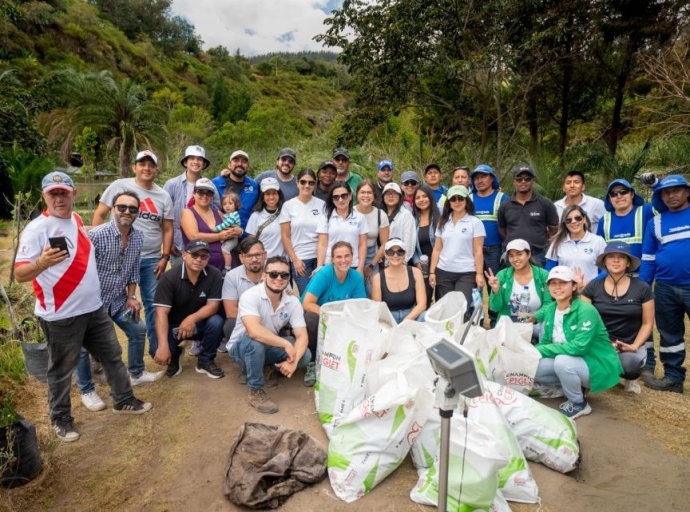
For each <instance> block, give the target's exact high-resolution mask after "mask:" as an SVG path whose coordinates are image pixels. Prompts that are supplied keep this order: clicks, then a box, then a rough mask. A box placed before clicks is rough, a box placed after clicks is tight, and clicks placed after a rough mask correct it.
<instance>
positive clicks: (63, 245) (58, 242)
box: [48, 236, 69, 256]
mask: <svg viewBox="0 0 690 512" xmlns="http://www.w3.org/2000/svg"><path fill="white" fill-rule="evenodd" d="M48 242H50V247H51V249H60V250H61V251H67V256H69V247H68V246H67V239H66V238H65V237H64V236H56V237H52V238H48Z"/></svg>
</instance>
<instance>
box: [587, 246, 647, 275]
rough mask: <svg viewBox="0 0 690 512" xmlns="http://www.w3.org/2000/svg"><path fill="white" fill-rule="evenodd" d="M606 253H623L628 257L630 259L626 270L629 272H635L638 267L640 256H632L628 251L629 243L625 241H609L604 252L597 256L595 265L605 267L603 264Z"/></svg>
mask: <svg viewBox="0 0 690 512" xmlns="http://www.w3.org/2000/svg"><path fill="white" fill-rule="evenodd" d="M608 254H624V255H625V256H627V257H628V260H629V261H630V266H629V267H628V271H630V272H635V271H636V270H637V269H638V268H640V258H638V257H637V256H634V255H633V254H632V253H631V252H630V245H629V244H628V243H627V242H621V241H613V242H610V243H609V244H608V245H607V246H606V248H605V249H604V252H602V253H601V254H600V255H599V256H598V257H597V267H599V268H605V267H606V265H605V264H604V261H605V260H606V256H607V255H608Z"/></svg>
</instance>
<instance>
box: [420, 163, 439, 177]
mask: <svg viewBox="0 0 690 512" xmlns="http://www.w3.org/2000/svg"><path fill="white" fill-rule="evenodd" d="M431 169H436V170H437V171H438V172H441V166H440V165H438V164H429V165H427V166H426V167H425V168H424V176H426V173H428V172H429V170H431Z"/></svg>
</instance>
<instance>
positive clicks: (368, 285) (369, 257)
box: [364, 245, 379, 297]
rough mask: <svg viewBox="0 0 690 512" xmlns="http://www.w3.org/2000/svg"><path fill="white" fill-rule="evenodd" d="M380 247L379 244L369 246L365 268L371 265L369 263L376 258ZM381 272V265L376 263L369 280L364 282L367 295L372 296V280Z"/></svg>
mask: <svg viewBox="0 0 690 512" xmlns="http://www.w3.org/2000/svg"><path fill="white" fill-rule="evenodd" d="M378 250H379V248H378V246H377V245H372V246H371V247H367V256H366V258H364V268H365V269H366V268H367V267H368V266H369V263H371V261H372V260H373V259H374V256H376V251H378ZM378 272H379V266H378V265H376V266H375V267H374V269H373V270H372V271H371V275H370V276H369V279H368V280H365V282H364V287H365V288H366V292H367V297H371V280H372V279H373V278H374V276H375V275H376V274H378Z"/></svg>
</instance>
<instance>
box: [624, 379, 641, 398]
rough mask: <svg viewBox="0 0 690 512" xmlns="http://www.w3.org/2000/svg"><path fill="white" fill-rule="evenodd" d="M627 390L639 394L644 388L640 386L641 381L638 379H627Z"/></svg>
mask: <svg viewBox="0 0 690 512" xmlns="http://www.w3.org/2000/svg"><path fill="white" fill-rule="evenodd" d="M625 390H626V391H627V392H628V393H633V394H635V395H639V394H640V393H641V392H642V389H641V388H640V383H639V382H637V381H636V380H626V381H625Z"/></svg>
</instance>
